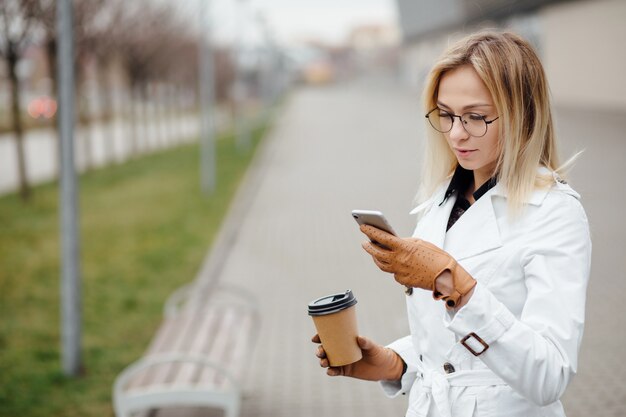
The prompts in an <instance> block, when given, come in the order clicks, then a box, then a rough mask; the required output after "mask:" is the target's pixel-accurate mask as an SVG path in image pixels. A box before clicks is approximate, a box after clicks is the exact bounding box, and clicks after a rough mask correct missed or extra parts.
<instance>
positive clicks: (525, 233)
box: [381, 176, 591, 417]
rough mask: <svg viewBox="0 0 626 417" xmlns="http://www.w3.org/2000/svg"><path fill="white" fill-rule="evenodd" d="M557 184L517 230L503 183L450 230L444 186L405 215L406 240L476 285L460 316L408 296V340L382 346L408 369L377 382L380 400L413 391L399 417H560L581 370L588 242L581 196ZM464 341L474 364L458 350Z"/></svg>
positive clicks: (535, 199) (541, 194) (536, 197)
mask: <svg viewBox="0 0 626 417" xmlns="http://www.w3.org/2000/svg"><path fill="white" fill-rule="evenodd" d="M556 179H557V178H556V176H555V182H554V185H553V186H552V188H551V189H549V190H542V191H535V192H534V193H533V194H532V195H531V196H530V198H529V201H528V203H529V204H528V205H527V207H526V209H525V212H524V213H523V215H522V216H521V217H519V218H518V220H517V221H513V222H510V221H509V216H508V215H507V199H506V194H505V192H504V190H503V189H502V188H501V187H500V186H499V185H496V186H495V187H494V188H492V189H491V190H489V191H488V192H487V193H486V194H484V195H483V196H482V197H481V198H479V199H478V200H477V201H476V202H475V203H474V204H473V205H472V206H471V207H470V208H469V209H468V210H467V211H466V212H465V213H464V214H463V215H462V216H461V217H460V218H459V219H458V221H457V222H456V223H455V224H454V225H453V226H452V227H451V228H450V230H449V231H448V232H446V225H447V222H448V218H449V216H450V211H451V210H452V207H453V206H454V202H455V197H454V196H451V197H450V198H448V200H446V202H444V203H443V204H441V205H440V203H441V202H442V200H443V198H444V194H445V190H446V187H447V184H446V185H445V186H443V187H442V188H441V189H440V190H439V191H438V192H436V193H435V195H434V196H433V198H431V199H430V200H429V201H428V202H426V203H425V204H422V205H420V206H419V207H417V208H416V209H415V210H413V212H412V213H416V212H418V211H423V212H424V214H423V217H422V218H421V219H420V221H419V222H418V224H417V227H416V229H415V233H414V237H417V238H420V239H423V240H426V241H429V242H431V243H434V244H435V245H437V246H439V247H441V248H443V249H444V250H446V251H447V252H448V253H449V254H450V255H452V256H453V257H454V258H455V259H456V260H457V261H458V262H459V263H460V264H461V265H462V266H463V268H465V269H466V270H467V271H468V272H469V273H470V274H471V275H472V276H473V277H474V278H475V279H476V280H477V285H476V287H475V290H474V294H473V296H472V298H471V299H470V300H469V302H468V303H467V304H466V305H465V306H463V307H462V308H461V309H459V310H458V311H457V312H456V313H453V312H447V311H446V309H445V307H444V303H443V302H441V301H435V300H433V298H432V294H431V293H430V292H428V291H424V290H420V289H415V290H414V291H413V294H412V295H410V296H407V298H406V301H407V309H408V317H409V326H410V331H411V334H410V336H407V337H404V338H402V339H399V340H397V341H395V342H393V343H392V344H391V345H389V347H390V348H392V349H393V350H395V351H396V352H397V353H398V354H399V355H400V356H401V357H402V358H403V359H404V361H405V362H406V363H407V366H408V368H407V372H406V373H405V374H404V376H403V377H402V379H401V381H400V382H396V383H391V382H382V383H381V384H382V386H383V389H384V390H385V393H386V394H387V395H388V396H391V397H393V396H397V395H400V394H406V393H408V394H409V408H408V410H407V414H406V416H407V417H418V416H419V417H426V416H428V417H451V416H454V417H457V416H458V417H470V416H475V417H496V416H507V417H531V416H537V417H539V416H541V417H553V416H564V415H565V413H564V411H563V407H562V405H561V402H560V401H559V398H560V397H561V395H562V394H563V392H564V391H565V388H566V387H567V385H568V383H569V382H570V380H571V378H572V376H573V375H574V374H575V373H576V369H577V359H578V351H579V347H580V342H581V339H582V334H583V324H584V319H585V293H586V288H587V281H588V278H589V269H590V263H591V240H590V237H589V226H588V223H587V217H586V215H585V212H584V210H583V208H582V206H581V204H580V202H579V198H580V196H579V195H578V194H577V193H576V192H575V191H574V190H572V189H571V188H570V187H569V185H567V184H563V183H561V182H559V181H557V180H556ZM472 333H473V335H471V334H472ZM467 335H471V336H469V338H468V340H467V341H466V342H465V345H467V346H469V348H471V349H473V350H474V351H475V352H476V353H478V354H479V355H478V356H474V354H473V353H471V352H470V349H468V348H467V347H466V346H465V345H464V344H462V343H461V340H462V339H463V338H464V337H465V336H467ZM474 335H475V336H477V337H475V336H474ZM479 339H482V341H483V342H484V343H485V344H486V345H488V348H487V349H486V350H484V351H483V349H485V348H484V346H483V345H482V344H481V343H480V341H479ZM481 352H482V353H481ZM444 364H445V366H444ZM446 370H447V372H446Z"/></svg>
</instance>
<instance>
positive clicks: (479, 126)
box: [461, 113, 487, 137]
mask: <svg viewBox="0 0 626 417" xmlns="http://www.w3.org/2000/svg"><path fill="white" fill-rule="evenodd" d="M461 120H462V121H463V127H464V128H465V130H466V131H467V133H469V134H470V135H472V136H474V137H481V136H485V133H487V123H485V119H484V118H483V116H481V115H479V114H476V113H465V114H464V115H463V116H461Z"/></svg>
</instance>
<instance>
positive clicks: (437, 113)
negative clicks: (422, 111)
mask: <svg viewBox="0 0 626 417" xmlns="http://www.w3.org/2000/svg"><path fill="white" fill-rule="evenodd" d="M428 121H429V122H430V124H431V126H432V127H433V128H434V129H435V130H437V131H438V132H441V133H446V132H449V131H450V129H452V116H450V113H448V112H445V111H443V110H440V109H435V110H433V111H432V112H430V113H429V115H428Z"/></svg>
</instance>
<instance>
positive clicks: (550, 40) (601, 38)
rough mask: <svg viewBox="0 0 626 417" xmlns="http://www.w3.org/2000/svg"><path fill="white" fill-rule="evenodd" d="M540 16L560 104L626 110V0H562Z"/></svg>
mask: <svg viewBox="0 0 626 417" xmlns="http://www.w3.org/2000/svg"><path fill="white" fill-rule="evenodd" d="M539 19H540V26H541V32H542V33H541V44H542V45H541V46H542V48H541V49H542V59H543V63H544V66H545V69H546V72H547V75H548V79H549V82H550V87H551V90H552V96H553V98H554V102H555V104H556V105H564V106H576V107H593V108H597V109H616V110H626V1H624V0H589V1H576V2H571V3H561V4H557V5H554V6H550V7H546V8H545V9H542V10H540V12H539Z"/></svg>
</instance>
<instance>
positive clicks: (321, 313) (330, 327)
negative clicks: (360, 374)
mask: <svg viewBox="0 0 626 417" xmlns="http://www.w3.org/2000/svg"><path fill="white" fill-rule="evenodd" d="M355 304H356V298H354V294H352V291H350V290H347V291H346V292H345V293H339V294H332V295H327V296H325V297H322V298H318V299H317V300H315V301H311V302H310V303H309V315H310V316H311V317H312V318H313V323H315V328H316V329H317V334H319V336H320V340H321V341H322V345H323V346H324V350H325V351H326V356H327V358H328V362H329V363H330V365H331V366H343V365H348V364H350V363H354V362H356V361H358V360H359V359H361V358H362V354H361V348H359V345H358V344H357V341H356V339H357V336H358V330H357V326H356V309H355V307H354V306H355Z"/></svg>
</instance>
